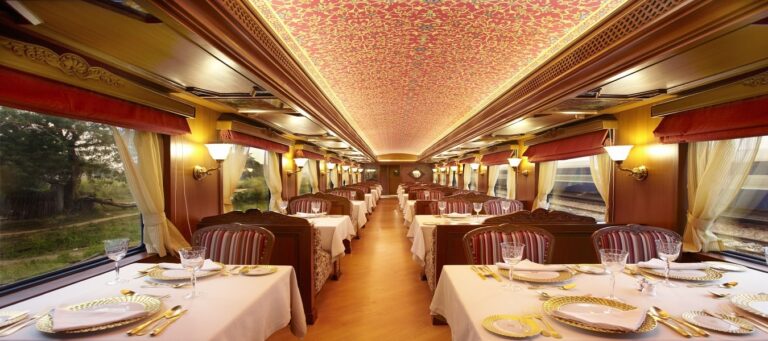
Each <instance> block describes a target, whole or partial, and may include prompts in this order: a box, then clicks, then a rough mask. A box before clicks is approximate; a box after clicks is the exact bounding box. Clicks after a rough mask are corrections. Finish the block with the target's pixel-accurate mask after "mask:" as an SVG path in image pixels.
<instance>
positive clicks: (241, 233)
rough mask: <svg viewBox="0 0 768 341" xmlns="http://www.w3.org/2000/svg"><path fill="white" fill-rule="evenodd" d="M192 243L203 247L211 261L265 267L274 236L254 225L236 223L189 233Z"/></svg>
mask: <svg viewBox="0 0 768 341" xmlns="http://www.w3.org/2000/svg"><path fill="white" fill-rule="evenodd" d="M192 243H193V244H194V245H197V246H205V256H206V258H208V259H211V260H213V261H214V262H221V263H224V264H238V265H257V264H269V259H270V258H271V257H272V248H273V246H274V245H275V235H274V234H272V232H270V231H269V230H267V229H265V228H263V227H259V226H256V225H247V224H240V223H232V224H222V225H213V226H208V227H204V228H202V229H199V230H197V231H195V233H193V234H192Z"/></svg>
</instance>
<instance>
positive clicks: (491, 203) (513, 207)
mask: <svg viewBox="0 0 768 341" xmlns="http://www.w3.org/2000/svg"><path fill="white" fill-rule="evenodd" d="M505 201H507V202H509V204H510V205H509V211H507V214H510V213H514V212H517V211H522V210H523V203H522V202H520V201H517V200H504V199H497V200H488V201H486V202H485V203H483V207H484V209H485V214H490V215H502V214H504V210H503V209H502V208H501V203H503V202H505Z"/></svg>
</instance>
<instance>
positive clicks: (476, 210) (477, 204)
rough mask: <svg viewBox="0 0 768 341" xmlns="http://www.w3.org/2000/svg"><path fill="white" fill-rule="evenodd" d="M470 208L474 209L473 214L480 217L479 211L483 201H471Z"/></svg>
mask: <svg viewBox="0 0 768 341" xmlns="http://www.w3.org/2000/svg"><path fill="white" fill-rule="evenodd" d="M472 208H473V209H474V210H475V214H476V215H477V216H478V217H480V211H482V210H483V203H481V202H473V203H472Z"/></svg>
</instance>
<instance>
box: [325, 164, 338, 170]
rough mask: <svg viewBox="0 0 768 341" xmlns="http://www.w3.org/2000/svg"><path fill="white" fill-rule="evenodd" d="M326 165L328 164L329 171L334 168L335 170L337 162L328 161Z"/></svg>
mask: <svg viewBox="0 0 768 341" xmlns="http://www.w3.org/2000/svg"><path fill="white" fill-rule="evenodd" d="M325 166H326V168H328V170H329V171H332V170H334V168H336V164H335V163H333V162H326V163H325Z"/></svg>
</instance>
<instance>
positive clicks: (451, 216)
mask: <svg viewBox="0 0 768 341" xmlns="http://www.w3.org/2000/svg"><path fill="white" fill-rule="evenodd" d="M470 215H472V214H471V213H456V212H452V213H448V214H446V215H445V216H446V217H448V218H466V217H469V216H470Z"/></svg>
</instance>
